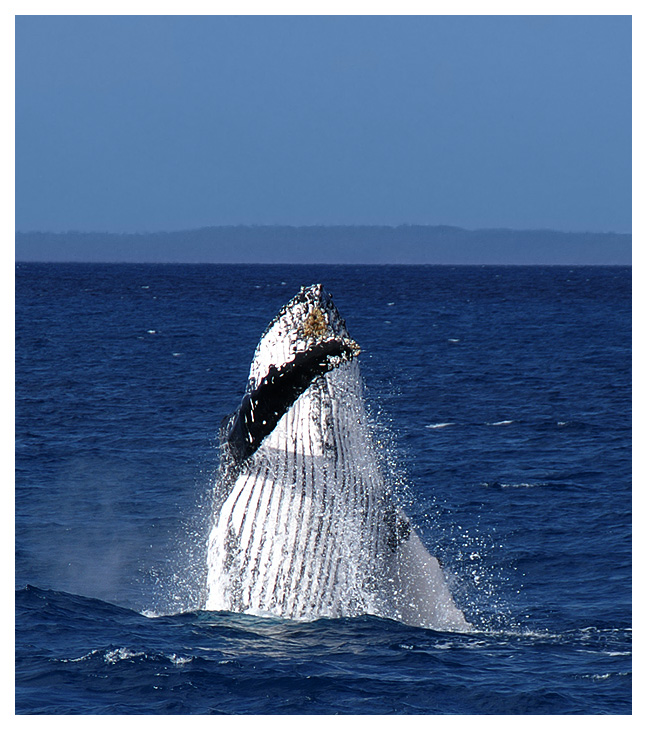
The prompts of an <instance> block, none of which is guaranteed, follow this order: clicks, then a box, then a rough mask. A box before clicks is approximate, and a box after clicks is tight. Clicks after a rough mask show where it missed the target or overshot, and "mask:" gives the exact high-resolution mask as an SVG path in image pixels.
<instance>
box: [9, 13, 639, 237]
mask: <svg viewBox="0 0 647 730" xmlns="http://www.w3.org/2000/svg"><path fill="white" fill-rule="evenodd" d="M403 223H410V224H431V225H439V224H445V225H455V226H462V227H465V228H489V227H509V228H524V229H527V228H553V229H559V230H565V231H616V232H630V231H631V18H630V17H629V16H455V17H452V16H419V17H412V16H311V17H309V16H299V17H295V16H238V17H236V16H197V17H196V16H166V17H165V16H20V17H18V18H17V19H16V229H17V230H19V231H34V230H41V231H68V230H81V231H111V232H135V231H137V232H144V231H163V230H183V229H190V228H198V227H202V226H210V225H232V224H234V225H235V224H288V225H321V224H324V225H325V224H380V225H399V224H403Z"/></svg>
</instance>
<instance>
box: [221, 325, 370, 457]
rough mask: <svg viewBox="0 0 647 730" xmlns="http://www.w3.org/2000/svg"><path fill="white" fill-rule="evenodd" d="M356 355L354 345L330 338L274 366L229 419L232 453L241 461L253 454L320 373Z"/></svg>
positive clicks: (229, 439) (247, 394) (227, 440)
mask: <svg viewBox="0 0 647 730" xmlns="http://www.w3.org/2000/svg"><path fill="white" fill-rule="evenodd" d="M353 344H354V343H353ZM355 354H356V352H355V350H354V349H353V347H352V345H351V344H348V343H346V342H341V341H338V340H330V341H326V342H320V343H317V344H315V345H313V346H312V347H311V348H310V349H309V350H306V351H305V352H300V353H298V354H297V355H296V356H295V358H294V360H292V361H291V362H289V363H287V364H285V365H283V366H282V367H281V368H275V367H271V368H270V370H269V372H268V374H267V375H266V376H265V378H263V380H262V381H261V382H260V384H259V385H258V387H257V388H256V389H254V390H253V391H251V392H250V393H246V394H245V396H244V397H243V400H242V402H241V404H240V406H239V407H238V410H237V411H236V413H234V414H233V416H232V417H231V419H230V421H229V422H228V431H227V432H226V433H225V441H226V443H227V444H228V445H229V449H230V452H231V454H232V456H233V457H234V458H235V459H236V460H238V461H243V460H244V459H246V458H248V457H249V456H251V455H252V454H253V453H254V452H255V451H256V449H258V447H259V446H260V445H261V442H262V441H263V439H264V438H265V437H266V436H268V435H269V434H270V433H272V431H273V430H274V429H275V428H276V425H277V424H278V422H279V421H280V420H281V418H282V417H283V414H284V413H285V412H286V411H287V410H288V409H289V408H291V407H292V405H293V404H294V402H295V401H296V399H297V398H298V397H299V396H300V395H301V394H302V393H304V392H305V391H306V390H307V388H308V387H309V385H310V383H312V381H313V380H314V379H315V378H316V377H317V376H319V375H325V373H327V372H329V371H330V370H332V369H333V368H335V367H337V366H338V365H339V364H340V363H341V362H343V361H344V360H348V359H351V358H352V357H354V356H355Z"/></svg>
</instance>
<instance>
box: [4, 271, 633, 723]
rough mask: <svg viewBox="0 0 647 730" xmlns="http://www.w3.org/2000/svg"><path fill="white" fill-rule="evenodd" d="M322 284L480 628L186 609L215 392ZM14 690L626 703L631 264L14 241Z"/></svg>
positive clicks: (58, 705)
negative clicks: (90, 247) (212, 262)
mask: <svg viewBox="0 0 647 730" xmlns="http://www.w3.org/2000/svg"><path fill="white" fill-rule="evenodd" d="M319 281H321V282H323V283H324V285H325V286H326V288H327V289H328V290H329V291H331V292H332V293H333V294H334V298H335V302H336V304H337V306H338V308H339V310H340V312H341V313H342V316H344V317H345V318H346V322H347V325H348V328H349V330H350V333H351V335H352V336H353V337H354V338H355V339H356V340H357V341H358V342H359V343H360V345H361V346H362V350H363V351H362V355H361V356H360V363H361V366H362V370H363V374H364V378H365V380H366V385H367V398H368V402H369V406H370V409H371V411H372V413H373V414H374V415H375V417H376V418H377V419H378V420H379V422H380V423H381V424H382V425H383V427H384V429H385V442H386V443H387V444H388V445H389V446H388V449H387V464H388V465H390V467H389V468H390V473H391V477H392V478H394V479H396V480H397V481H399V482H401V485H400V487H399V488H400V489H402V490H404V491H405V492H406V494H405V497H406V500H407V501H408V503H409V507H408V512H409V514H410V516H411V518H412V519H413V520H414V522H416V523H417V525H418V526H419V528H420V533H421V536H422V538H423V540H424V541H425V542H426V544H427V545H428V547H429V548H430V550H431V552H432V553H435V554H436V555H438V556H439V558H440V559H441V561H442V563H443V565H444V567H445V570H446V572H447V574H448V576H449V577H450V581H451V583H452V588H453V591H454V594H455V597H456V600H457V602H458V603H459V605H460V606H461V607H462V608H463V610H464V612H465V614H466V617H467V618H468V620H470V621H471V622H472V623H473V624H474V626H475V629H476V630H475V632H474V633H471V634H451V633H442V632H436V631H431V630H427V629H419V628H410V627H407V626H404V625H401V624H398V623H396V622H393V621H388V620H384V619H378V618H375V617H370V616H367V617H361V618H350V619H338V620H332V619H322V620H319V621H315V622H312V623H305V622H292V621H284V620H278V619H277V620H272V619H266V618H263V619H261V618H257V617H253V616H246V615H236V614H227V613H208V612H204V611H199V610H197V606H199V605H200V604H199V602H200V599H201V595H202V589H203V581H204V578H205V553H206V536H207V533H208V530H209V527H210V518H211V507H210V497H211V490H212V487H213V482H214V477H215V474H216V471H217V462H218V452H217V449H216V435H217V430H218V426H219V424H220V421H221V418H222V417H223V416H224V415H225V414H227V413H229V412H231V411H232V410H233V409H234V408H235V407H236V406H237V404H238V401H239V399H240V397H241V395H242V392H243V389H244V385H245V382H246V378H247V374H248V368H249V362H250V360H251V357H252V354H253V351H254V348H255V346H256V343H257V341H258V339H259V337H260V335H261V333H262V332H263V330H264V328H265V326H266V324H267V322H268V321H269V320H270V319H271V318H272V317H273V316H274V314H275V313H276V312H277V311H278V309H279V308H280V307H281V306H282V305H283V304H284V303H285V302H287V300H288V299H289V298H290V297H291V296H292V295H293V294H295V293H296V292H297V291H298V289H299V287H300V286H301V285H303V284H306V285H307V284H311V283H314V282H319ZM16 378H17V383H16V712H17V713H68V714H78V713H83V714H96V713H147V714H150V713H167V714H168V713H201V714H203V713H204V714H206V713H237V714H242V713H252V714H267V713H290V714H309V713H316V714H326V713H352V714H373V713H379V714H387V713H451V714H461V713H462V714H466V713H469V714H477V713H488V714H490V713H493V714H508V713H514V714H524V713H549V714H564V713H578V714H593V713H595V714H597V713H613V714H626V713H630V712H631V269H630V268H623V267H609V268H604V267H598V268H573V269H569V268H566V267H545V268H544V267H534V268H531V267H528V268H526V267H501V268H499V267H388V266H384V267H352V266H339V267H335V266H310V267H309V266H176V265H157V266H155V265H83V264H76V265H66V264H58V265H46V264H19V265H18V266H17V268H16Z"/></svg>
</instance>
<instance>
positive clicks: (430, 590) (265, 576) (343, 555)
mask: <svg viewBox="0 0 647 730" xmlns="http://www.w3.org/2000/svg"><path fill="white" fill-rule="evenodd" d="M374 449H375V445H374V444H373V442H372V439H371V434H370V429H369V427H368V424H367V418H366V412H365V408H364V402H363V397H362V384H361V378H360V374H359V367H358V365H357V362H356V361H355V360H353V361H351V362H348V363H345V364H343V365H341V366H340V367H337V368H335V369H334V370H332V371H330V372H328V373H327V374H326V375H324V376H321V377H318V378H317V379H316V380H315V381H313V382H312V383H311V385H310V387H309V388H308V389H307V390H306V391H305V392H304V393H303V394H302V395H301V396H300V397H299V398H298V399H297V400H296V402H295V403H294V404H293V405H292V407H291V408H289V409H288V410H287V411H286V413H285V414H284V415H283V416H282V418H281V420H280V421H279V423H278V425H277V426H276V427H275V428H274V430H273V431H272V433H271V434H269V435H268V436H267V437H266V438H265V439H264V440H263V442H262V444H261V445H260V447H259V448H258V450H257V451H256V452H255V453H254V454H253V455H252V456H251V457H250V458H249V459H247V460H246V461H245V462H244V463H243V464H242V466H241V468H240V470H239V471H237V472H236V473H235V476H234V477H233V478H232V479H231V482H230V483H224V482H221V484H220V485H219V490H220V491H221V492H224V493H226V494H227V496H226V497H225V498H224V502H222V506H221V507H220V509H219V513H218V514H217V515H216V518H215V522H214V525H213V529H212V531H211V535H210V538H209V551H208V561H209V565H208V577H207V598H206V604H205V608H206V609H208V610H227V611H242V612H248V613H255V614H260V615H275V616H280V617H284V618H292V619H315V618H320V617H342V616H357V615H362V614H373V615H377V616H382V617H386V618H392V619H396V620H399V621H402V622H404V623H406V624H410V625H414V626H423V627H427V628H433V629H443V630H459V631H464V630H468V629H469V624H468V623H467V622H466V620H465V618H464V616H463V613H462V612H461V610H460V609H459V608H457V607H456V605H455V604H454V601H453V599H452V596H451V594H450V591H449V588H448V586H447V582H446V580H445V576H444V575H443V571H442V569H441V568H440V565H439V563H438V561H437V560H436V559H435V558H434V557H432V556H431V555H430V554H429V552H428V551H427V549H426V548H425V547H424V545H423V544H422V542H421V541H420V539H419V538H418V536H417V535H416V533H415V531H414V530H412V529H411V531H410V532H409V534H408V535H407V537H406V538H405V539H402V540H401V541H399V542H398V543H397V545H393V544H392V543H391V544H389V530H390V529H391V528H390V527H389V524H388V521H387V520H386V519H385V515H387V514H388V513H389V510H391V514H393V507H392V501H391V499H392V497H391V495H390V494H389V493H388V490H387V487H386V485H385V481H384V478H383V475H382V472H381V470H380V466H379V459H378V458H377V455H376V453H375V450H374ZM225 480H226V477H225ZM399 515H400V519H401V520H403V521H406V518H405V517H404V515H402V513H399Z"/></svg>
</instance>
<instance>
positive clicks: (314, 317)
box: [247, 284, 360, 392]
mask: <svg viewBox="0 0 647 730" xmlns="http://www.w3.org/2000/svg"><path fill="white" fill-rule="evenodd" d="M323 350H325V351H326V355H325V359H326V362H327V364H328V365H331V366H332V367H335V366H337V365H339V364H341V362H343V361H346V360H350V359H352V358H353V357H355V356H357V355H358V354H359V352H360V348H359V346H358V345H357V343H356V342H355V341H354V340H352V339H351V337H350V335H349V334H348V330H347V329H346V322H345V321H344V320H343V319H342V318H341V315H340V314H339V312H338V310H337V307H336V306H335V305H334V304H333V300H332V296H331V295H330V294H329V293H328V292H327V291H326V290H325V289H324V288H323V285H322V284H313V285H312V286H309V287H301V291H300V292H299V293H298V294H297V295H296V296H295V297H293V298H292V299H291V300H290V301H289V302H288V303H287V304H286V305H285V306H284V307H283V308H282V309H281V311H280V312H279V313H278V314H277V315H276V317H274V319H273V320H272V321H271V322H270V324H269V325H268V326H267V328H266V330H265V332H264V333H263V335H262V337H261V339H260V341H259V343H258V346H257V347H256V351H255V353H254V357H253V359H252V363H251V366H250V371H249V381H248V384H247V390H248V392H252V391H254V390H255V389H256V388H258V386H259V385H260V384H261V382H262V381H263V379H264V378H267V376H268V373H269V372H270V370H271V369H272V368H276V369H279V370H280V369H282V368H284V367H285V366H287V365H289V364H290V363H294V362H295V361H297V362H298V361H301V362H306V361H307V360H308V358H307V354H308V353H309V352H310V353H317V352H321V351H323Z"/></svg>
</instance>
